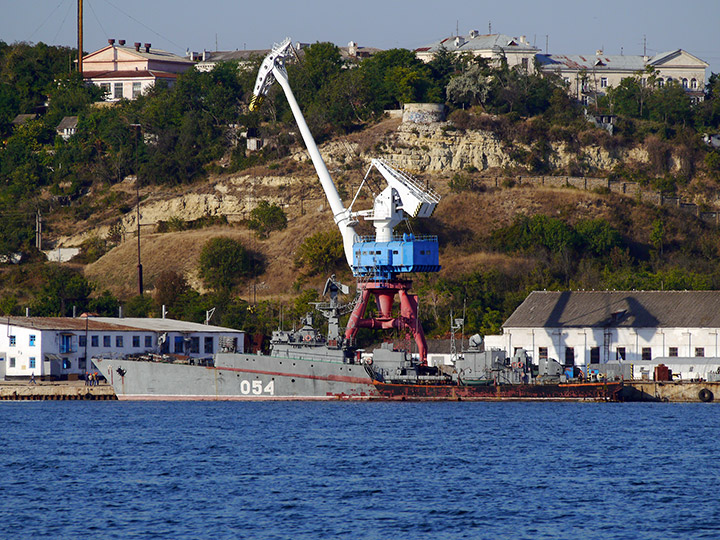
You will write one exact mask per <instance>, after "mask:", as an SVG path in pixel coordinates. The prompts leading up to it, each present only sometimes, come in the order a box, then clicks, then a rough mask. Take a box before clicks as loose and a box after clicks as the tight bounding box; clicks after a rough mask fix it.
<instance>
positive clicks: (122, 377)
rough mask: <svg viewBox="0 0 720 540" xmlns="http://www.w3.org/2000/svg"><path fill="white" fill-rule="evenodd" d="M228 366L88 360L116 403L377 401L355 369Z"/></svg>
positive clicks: (248, 359)
mask: <svg viewBox="0 0 720 540" xmlns="http://www.w3.org/2000/svg"><path fill="white" fill-rule="evenodd" d="M233 356H234V358H233V362H232V363H233V364H235V365H233V366H197V365H186V364H174V363H163V362H151V361H137V360H123V359H97V358H95V359H93V363H94V364H95V365H96V367H97V368H98V370H99V371H100V373H102V375H103V376H104V377H105V378H106V379H107V381H108V382H109V383H110V384H111V385H112V386H113V388H114V390H115V394H116V395H117V398H118V399H119V400H158V401H172V400H179V401H186V400H187V401H193V400H194V401H221V400H222V401H292V400H339V399H352V400H367V399H373V398H378V397H380V396H379V395H378V393H377V391H376V390H375V388H374V386H373V384H372V380H371V379H370V377H369V376H368V374H367V372H366V371H365V369H364V367H363V366H362V365H359V364H344V363H340V362H323V361H318V360H312V361H308V360H304V359H288V358H275V357H272V356H261V355H250V354H237V355H233Z"/></svg>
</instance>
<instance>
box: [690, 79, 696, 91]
mask: <svg viewBox="0 0 720 540" xmlns="http://www.w3.org/2000/svg"><path fill="white" fill-rule="evenodd" d="M690 88H692V89H693V90H695V89H696V88H697V79H690Z"/></svg>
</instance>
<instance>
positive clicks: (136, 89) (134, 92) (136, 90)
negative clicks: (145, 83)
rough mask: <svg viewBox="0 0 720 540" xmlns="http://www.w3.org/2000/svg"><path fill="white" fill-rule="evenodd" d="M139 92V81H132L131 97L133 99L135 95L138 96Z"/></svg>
mask: <svg viewBox="0 0 720 540" xmlns="http://www.w3.org/2000/svg"><path fill="white" fill-rule="evenodd" d="M140 93H141V90H140V83H139V82H134V83H133V89H132V97H133V99H135V98H136V97H138V96H139V95H140Z"/></svg>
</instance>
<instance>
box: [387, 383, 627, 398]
mask: <svg viewBox="0 0 720 540" xmlns="http://www.w3.org/2000/svg"><path fill="white" fill-rule="evenodd" d="M373 384H374V385H375V388H376V390H377V391H378V393H379V394H380V396H381V397H382V398H385V399H392V400H445V401H447V400H476V401H498V400H509V401H512V400H517V401H552V400H557V401H625V396H624V392H623V388H624V386H623V383H622V382H599V383H557V384H500V385H480V386H465V385H458V384H406V383H386V382H380V381H374V382H373Z"/></svg>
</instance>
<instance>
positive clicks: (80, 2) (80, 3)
mask: <svg viewBox="0 0 720 540" xmlns="http://www.w3.org/2000/svg"><path fill="white" fill-rule="evenodd" d="M77 16H78V19H77V31H78V71H79V72H80V74H81V75H82V72H83V0H78V9H77Z"/></svg>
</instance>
